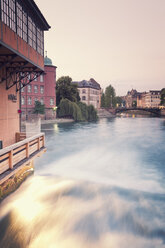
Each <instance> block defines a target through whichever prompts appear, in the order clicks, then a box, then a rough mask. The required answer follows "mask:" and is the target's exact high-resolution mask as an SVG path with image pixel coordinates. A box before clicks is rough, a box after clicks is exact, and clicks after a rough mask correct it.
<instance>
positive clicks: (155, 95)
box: [145, 90, 161, 108]
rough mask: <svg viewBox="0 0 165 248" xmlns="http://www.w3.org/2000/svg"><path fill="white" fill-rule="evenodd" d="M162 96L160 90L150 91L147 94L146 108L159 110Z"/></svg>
mask: <svg viewBox="0 0 165 248" xmlns="http://www.w3.org/2000/svg"><path fill="white" fill-rule="evenodd" d="M160 97H161V94H160V91H158V90H150V91H149V92H147V93H146V94H145V107H146V108H158V107H159V105H160V101H161V99H160Z"/></svg>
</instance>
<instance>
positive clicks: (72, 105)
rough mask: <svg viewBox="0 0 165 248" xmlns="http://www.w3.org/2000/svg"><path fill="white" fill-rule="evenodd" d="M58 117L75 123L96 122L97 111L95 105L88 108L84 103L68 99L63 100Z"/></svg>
mask: <svg viewBox="0 0 165 248" xmlns="http://www.w3.org/2000/svg"><path fill="white" fill-rule="evenodd" d="M57 115H58V117H60V118H65V117H66V118H72V119H74V120H75V121H96V120H97V119H98V116H97V111H96V109H95V108H94V107H93V105H89V106H87V105H86V104H85V103H82V102H77V103H76V102H71V101H70V100H68V99H66V98H65V99H61V101H60V104H59V106H58V111H57Z"/></svg>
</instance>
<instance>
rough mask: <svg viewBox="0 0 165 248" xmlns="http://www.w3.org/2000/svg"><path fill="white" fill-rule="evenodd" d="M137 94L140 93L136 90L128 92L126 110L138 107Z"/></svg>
mask: <svg viewBox="0 0 165 248" xmlns="http://www.w3.org/2000/svg"><path fill="white" fill-rule="evenodd" d="M137 93H138V92H137V90H134V89H132V90H131V91H128V92H127V95H126V96H125V106H126V108H132V107H133V106H136V102H137Z"/></svg>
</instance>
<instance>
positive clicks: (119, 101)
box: [115, 96, 123, 107]
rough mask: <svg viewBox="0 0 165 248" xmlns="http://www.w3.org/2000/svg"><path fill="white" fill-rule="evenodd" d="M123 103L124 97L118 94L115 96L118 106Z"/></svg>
mask: <svg viewBox="0 0 165 248" xmlns="http://www.w3.org/2000/svg"><path fill="white" fill-rule="evenodd" d="M122 103H123V100H122V98H121V97H120V96H116V97H115V105H116V107H121V106H122Z"/></svg>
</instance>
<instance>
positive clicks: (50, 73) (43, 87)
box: [21, 56, 56, 120]
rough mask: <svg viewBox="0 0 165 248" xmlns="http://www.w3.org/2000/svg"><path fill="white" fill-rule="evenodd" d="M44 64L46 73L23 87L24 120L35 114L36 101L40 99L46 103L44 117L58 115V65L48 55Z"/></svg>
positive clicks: (22, 106) (49, 117)
mask: <svg viewBox="0 0 165 248" xmlns="http://www.w3.org/2000/svg"><path fill="white" fill-rule="evenodd" d="M44 64H45V66H44V71H45V72H44V74H42V75H40V77H38V78H36V79H35V80H34V81H32V82H31V83H30V84H28V85H27V86H26V87H24V88H22V93H21V111H22V120H28V119H29V118H30V117H31V116H32V115H33V111H34V107H35V101H40V102H41V104H44V105H45V114H44V116H42V118H44V119H54V118H55V117H56V112H55V110H54V108H55V106H56V93H55V90H56V66H53V65H52V61H51V59H50V58H48V57H47V56H46V57H45V60H44Z"/></svg>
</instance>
